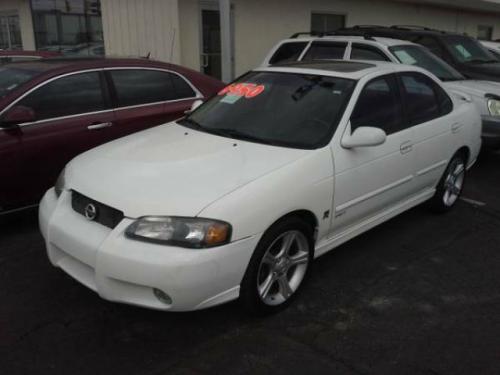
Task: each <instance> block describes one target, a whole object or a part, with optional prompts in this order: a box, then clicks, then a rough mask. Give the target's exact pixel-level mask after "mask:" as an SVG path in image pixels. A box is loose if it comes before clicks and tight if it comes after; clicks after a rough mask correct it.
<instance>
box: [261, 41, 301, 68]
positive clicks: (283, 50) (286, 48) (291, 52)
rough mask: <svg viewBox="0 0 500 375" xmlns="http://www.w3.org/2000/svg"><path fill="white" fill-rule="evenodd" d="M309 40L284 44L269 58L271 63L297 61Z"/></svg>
mask: <svg viewBox="0 0 500 375" xmlns="http://www.w3.org/2000/svg"><path fill="white" fill-rule="evenodd" d="M306 46H307V42H291V43H284V44H282V45H281V46H280V47H279V48H278V49H277V50H276V52H275V53H274V55H273V56H272V57H271V59H270V60H269V64H270V65H274V64H279V63H286V62H292V61H297V60H298V59H299V57H300V55H301V54H302V51H304V48H306Z"/></svg>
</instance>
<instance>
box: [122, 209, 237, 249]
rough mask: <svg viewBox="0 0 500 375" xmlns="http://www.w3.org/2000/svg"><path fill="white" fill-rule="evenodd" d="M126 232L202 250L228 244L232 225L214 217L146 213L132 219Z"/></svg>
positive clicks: (160, 241) (148, 239) (151, 239)
mask: <svg viewBox="0 0 500 375" xmlns="http://www.w3.org/2000/svg"><path fill="white" fill-rule="evenodd" d="M125 233H126V235H127V236H128V237H130V238H134V239H137V240H142V241H149V242H154V243H159V244H165V245H173V246H181V247H190V248H196V249H200V248H206V247H214V246H220V245H224V244H226V243H228V242H229V241H230V238H231V226H230V225H229V224H228V223H225V222H223V221H218V220H211V219H202V218H189V217H174V216H145V217H142V218H139V219H137V221H135V222H133V223H132V224H131V225H130V226H129V227H128V228H127V230H126V232H125Z"/></svg>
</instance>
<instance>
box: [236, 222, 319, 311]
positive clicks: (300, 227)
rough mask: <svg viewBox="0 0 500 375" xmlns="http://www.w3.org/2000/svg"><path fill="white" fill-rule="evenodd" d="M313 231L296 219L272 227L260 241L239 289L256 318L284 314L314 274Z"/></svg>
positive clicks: (243, 299)
mask: <svg viewBox="0 0 500 375" xmlns="http://www.w3.org/2000/svg"><path fill="white" fill-rule="evenodd" d="M313 252H314V243H313V228H311V226H310V225H308V224H307V223H305V222H304V221H302V220H300V219H299V218H296V217H290V218H287V219H284V220H282V221H279V222H277V223H276V224H274V225H273V226H271V227H270V228H269V229H268V230H267V231H266V233H264V235H263V237H262V238H261V240H260V241H259V244H258V245H257V247H256V249H255V251H254V254H253V255H252V258H251V259H250V263H249V265H248V268H247V270H246V272H245V276H244V277H243V281H242V282H241V286H240V302H241V303H242V304H243V306H244V308H245V310H247V311H249V312H250V313H252V314H255V315H267V314H273V313H276V312H278V311H281V310H282V309H284V308H285V307H287V306H288V305H289V304H290V303H292V301H293V300H294V299H295V298H296V297H297V294H298V292H299V291H300V289H301V287H302V286H303V285H304V282H305V281H306V279H307V278H308V276H309V275H310V273H311V266H312V261H313Z"/></svg>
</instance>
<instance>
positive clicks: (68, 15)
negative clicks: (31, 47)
mask: <svg viewBox="0 0 500 375" xmlns="http://www.w3.org/2000/svg"><path fill="white" fill-rule="evenodd" d="M31 6H32V10H33V27H34V31H35V41H36V46H37V49H39V50H45V51H57V52H61V53H63V54H65V55H72V56H95V55H103V54H104V42H103V33H102V19H101V3H100V1H99V0H92V1H90V0H64V1H62V0H55V1H46V0H31Z"/></svg>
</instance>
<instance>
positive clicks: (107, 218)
mask: <svg viewBox="0 0 500 375" xmlns="http://www.w3.org/2000/svg"><path fill="white" fill-rule="evenodd" d="M89 205H93V206H94V207H95V217H94V218H93V219H92V221H95V222H96V223H99V224H102V225H104V226H106V227H108V228H111V229H114V228H115V227H116V226H117V225H118V224H119V223H120V221H122V219H123V212H122V211H119V210H117V209H115V208H113V207H109V206H106V205H105V204H102V203H100V202H97V201H95V200H93V199H90V198H88V197H86V196H85V195H83V194H80V193H78V192H76V191H74V190H73V192H72V194H71V207H73V210H75V211H76V212H78V213H79V214H81V215H83V216H85V217H87V216H86V215H85V210H86V209H87V208H88V206H89ZM89 220H90V219H89Z"/></svg>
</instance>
